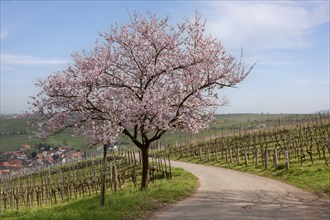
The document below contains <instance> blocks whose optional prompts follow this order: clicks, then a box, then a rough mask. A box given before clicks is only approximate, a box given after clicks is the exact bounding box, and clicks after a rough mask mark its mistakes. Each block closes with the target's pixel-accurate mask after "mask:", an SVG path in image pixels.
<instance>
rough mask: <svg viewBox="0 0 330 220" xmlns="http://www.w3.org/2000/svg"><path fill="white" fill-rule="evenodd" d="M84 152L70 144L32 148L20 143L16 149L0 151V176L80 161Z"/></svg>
mask: <svg viewBox="0 0 330 220" xmlns="http://www.w3.org/2000/svg"><path fill="white" fill-rule="evenodd" d="M83 158H84V153H83V152H81V151H80V150H75V149H74V148H73V147H71V146H63V147H51V146H46V145H45V146H42V145H41V146H38V147H37V148H32V147H31V145H29V144H22V145H21V146H20V147H19V149H18V150H17V151H7V152H1V153H0V177H1V176H4V175H10V174H24V173H26V172H28V171H30V170H33V169H36V168H40V167H48V166H54V165H58V164H65V163H69V162H73V161H80V160H82V159H83Z"/></svg>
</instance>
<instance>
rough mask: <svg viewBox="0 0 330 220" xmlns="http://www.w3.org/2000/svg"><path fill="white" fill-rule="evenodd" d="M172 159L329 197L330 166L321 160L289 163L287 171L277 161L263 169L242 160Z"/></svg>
mask: <svg viewBox="0 0 330 220" xmlns="http://www.w3.org/2000/svg"><path fill="white" fill-rule="evenodd" d="M172 159H175V160H181V161H186V162H191V163H198V164H205V165H211V166H218V167H223V168H229V169H234V170H239V171H242V172H247V173H252V174H255V175H259V176H264V177H267V178H272V179H276V180H279V181H282V182H285V183H288V184H291V185H293V186H296V187H299V188H302V189H305V190H307V191H310V192H314V193H317V194H319V195H320V196H321V197H323V198H326V199H330V167H327V166H325V165H324V163H323V162H322V161H316V162H314V164H311V162H309V161H305V162H304V163H303V165H302V166H300V165H298V164H297V163H291V164H290V168H289V171H288V172H287V171H286V169H285V164H284V163H279V165H278V167H277V169H275V168H274V167H272V164H269V168H268V169H267V170H265V168H264V167H263V166H262V165H258V166H257V167H256V166H255V165H254V164H252V163H250V164H249V165H248V166H245V165H244V161H242V162H241V163H240V164H237V163H235V162H233V163H231V164H230V163H226V162H224V161H221V162H216V161H206V160H199V159H188V158H172Z"/></svg>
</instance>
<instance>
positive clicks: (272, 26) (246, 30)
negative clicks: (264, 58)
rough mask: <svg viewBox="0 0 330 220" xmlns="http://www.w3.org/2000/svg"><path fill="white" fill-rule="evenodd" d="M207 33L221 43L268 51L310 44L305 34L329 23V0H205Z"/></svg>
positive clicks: (302, 46) (234, 46)
mask: <svg viewBox="0 0 330 220" xmlns="http://www.w3.org/2000/svg"><path fill="white" fill-rule="evenodd" d="M207 7H208V8H209V10H208V12H209V14H207V16H208V23H209V25H208V26H209V28H210V30H211V33H212V34H213V35H214V34H215V35H216V36H217V37H219V38H220V39H221V40H222V41H223V43H224V44H225V46H229V47H231V48H240V47H244V48H245V47H246V46H248V48H249V49H251V48H254V49H257V50H260V49H261V50H271V49H292V48H306V47H310V46H311V43H309V42H308V41H306V40H305V37H306V36H308V35H310V34H312V33H313V29H314V28H315V27H317V26H319V25H322V24H326V23H328V22H329V2H328V1H323V2H293V1H292V2H282V1H280V2H276V1H269V2H266V1H255V2H254V1H246V2H243V1H241V2H239V1H234V2H227V1H226V2H224V1H221V2H213V1H212V2H208V3H207Z"/></svg>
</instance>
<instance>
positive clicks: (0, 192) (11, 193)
mask: <svg viewBox="0 0 330 220" xmlns="http://www.w3.org/2000/svg"><path fill="white" fill-rule="evenodd" d="M150 161H151V167H150V172H149V176H150V180H151V181H154V180H155V179H157V178H165V177H166V178H167V179H169V178H171V165H170V160H169V157H160V156H151V157H150ZM103 172H104V174H105V190H107V192H111V193H115V192H117V191H119V190H120V189H121V188H122V187H125V184H127V183H131V184H134V186H137V184H138V179H139V176H141V154H140V153H137V152H134V151H118V152H112V153H110V154H109V153H108V156H107V159H106V169H104V167H103V166H102V159H101V158H99V157H96V158H91V159H88V160H84V161H80V162H75V163H71V164H65V165H61V166H57V167H48V168H43V169H41V170H39V171H38V172H33V173H31V174H28V175H24V176H7V177H6V178H2V179H1V180H0V181H1V182H0V211H1V212H3V211H6V210H19V209H21V208H32V207H44V206H49V205H55V204H58V203H67V202H70V201H73V200H77V199H79V198H84V197H88V196H91V195H97V194H99V193H100V191H101V190H102V174H103Z"/></svg>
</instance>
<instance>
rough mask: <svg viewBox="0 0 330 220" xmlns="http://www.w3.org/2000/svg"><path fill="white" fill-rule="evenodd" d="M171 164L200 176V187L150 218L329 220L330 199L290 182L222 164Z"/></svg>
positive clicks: (190, 219) (179, 219)
mask: <svg viewBox="0 0 330 220" xmlns="http://www.w3.org/2000/svg"><path fill="white" fill-rule="evenodd" d="M172 165H173V166H175V167H182V168H183V169H185V170H187V171H189V172H191V173H193V174H194V175H195V176H197V177H198V178H199V181H200V187H199V188H198V190H197V192H196V193H195V194H194V195H193V196H191V197H189V198H187V199H185V200H182V201H179V202H177V203H175V204H173V205H170V206H168V207H165V208H164V209H162V210H160V211H158V212H156V213H154V214H153V215H152V216H151V218H150V219H156V220H169V219H171V220H174V219H175V220H185V219H187V220H188V219H189V220H194V219H196V220H197V219H198V220H208V219H225V220H229V219H235V220H236V219H258V220H259V219H265V220H269V219H281V220H282V219H288V220H304V219H305V220H307V219H310V220H319V219H320V220H321V219H325V220H329V219H330V202H329V201H325V200H321V199H319V198H318V197H317V196H315V195H314V194H312V193H309V192H306V191H303V190H301V189H298V188H296V187H293V186H291V185H288V184H285V183H282V182H279V181H276V180H272V179H267V178H264V177H260V176H256V175H252V174H248V173H242V172H238V171H234V170H230V169H224V168H219V167H211V166H206V165H199V164H192V163H184V162H177V161H172Z"/></svg>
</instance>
